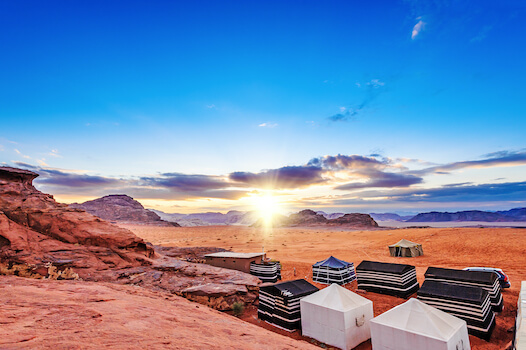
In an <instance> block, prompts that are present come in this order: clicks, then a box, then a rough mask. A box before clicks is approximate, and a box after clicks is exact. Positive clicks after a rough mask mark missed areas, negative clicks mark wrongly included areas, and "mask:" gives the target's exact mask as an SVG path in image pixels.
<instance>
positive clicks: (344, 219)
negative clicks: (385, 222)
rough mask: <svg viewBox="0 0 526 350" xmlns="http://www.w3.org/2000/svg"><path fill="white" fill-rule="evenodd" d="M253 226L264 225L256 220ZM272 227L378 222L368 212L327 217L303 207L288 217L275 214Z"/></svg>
mask: <svg viewBox="0 0 526 350" xmlns="http://www.w3.org/2000/svg"><path fill="white" fill-rule="evenodd" d="M253 226H254V227H262V226H265V222H264V221H263V220H258V221H256V223H254V225H253ZM272 226H274V227H294V226H344V227H347V228H357V229H361V228H363V229H370V228H376V227H378V224H377V223H376V221H374V219H373V218H372V217H371V216H370V215H369V214H360V213H352V214H344V215H343V216H338V217H336V218H335V219H327V218H326V217H325V216H324V215H322V214H319V213H316V212H315V211H314V210H310V209H305V210H302V211H300V212H298V213H295V214H291V215H290V216H288V217H284V216H275V217H274V218H273V220H272Z"/></svg>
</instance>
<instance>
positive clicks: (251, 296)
mask: <svg viewBox="0 0 526 350" xmlns="http://www.w3.org/2000/svg"><path fill="white" fill-rule="evenodd" d="M37 176H38V174H36V173H33V172H30V171H27V170H21V169H16V168H9V167H0V271H4V274H15V275H25V276H31V275H33V277H39V276H42V277H48V276H49V268H50V266H53V267H55V270H53V269H52V271H53V274H54V275H56V276H57V278H58V276H62V275H63V274H64V276H65V275H66V274H67V275H71V273H73V272H74V273H75V274H78V276H79V277H80V278H82V279H83V280H88V281H111V282H115V283H122V284H136V285H141V286H144V287H145V288H153V289H163V290H167V291H169V292H171V293H177V294H180V295H184V296H187V297H188V298H189V299H193V300H198V301H200V302H202V303H205V304H207V305H210V306H212V307H215V308H218V309H228V308H230V307H231V305H232V303H234V302H236V301H242V302H245V303H252V302H253V301H254V300H255V298H256V294H255V291H256V290H257V289H258V285H259V283H260V281H259V279H258V278H256V277H254V276H251V275H249V274H246V273H243V272H239V271H232V270H227V269H220V268H217V267H213V266H208V265H202V264H194V263H191V262H187V261H183V260H179V259H177V258H174V257H170V256H167V255H164V254H162V252H161V253H156V252H155V250H154V247H153V246H152V245H151V244H149V243H147V242H145V241H144V240H143V239H141V238H139V237H137V236H136V235H134V234H133V233H132V232H131V231H129V230H127V229H124V228H120V227H118V226H115V225H112V224H111V223H109V222H106V221H104V220H101V219H100V218H98V217H95V216H93V215H91V214H89V213H87V212H85V211H83V210H80V209H74V208H72V207H70V206H68V205H65V204H60V203H57V202H56V201H55V200H54V199H53V197H52V196H50V195H47V194H43V193H41V192H39V191H38V190H37V189H35V188H34V187H33V185H32V181H33V179H34V178H36V177H37ZM23 266H26V268H25V269H24V268H23ZM71 269H72V270H71ZM65 271H67V272H65ZM72 271H73V272H72ZM200 286H202V288H201V287H200Z"/></svg>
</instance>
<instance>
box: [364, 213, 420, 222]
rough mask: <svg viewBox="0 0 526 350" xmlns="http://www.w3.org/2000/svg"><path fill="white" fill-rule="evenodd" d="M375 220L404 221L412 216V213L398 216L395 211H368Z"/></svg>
mask: <svg viewBox="0 0 526 350" xmlns="http://www.w3.org/2000/svg"><path fill="white" fill-rule="evenodd" d="M369 215H371V216H372V218H373V219H375V220H376V221H405V220H409V219H411V218H413V215H405V216H400V215H398V214H395V213H369Z"/></svg>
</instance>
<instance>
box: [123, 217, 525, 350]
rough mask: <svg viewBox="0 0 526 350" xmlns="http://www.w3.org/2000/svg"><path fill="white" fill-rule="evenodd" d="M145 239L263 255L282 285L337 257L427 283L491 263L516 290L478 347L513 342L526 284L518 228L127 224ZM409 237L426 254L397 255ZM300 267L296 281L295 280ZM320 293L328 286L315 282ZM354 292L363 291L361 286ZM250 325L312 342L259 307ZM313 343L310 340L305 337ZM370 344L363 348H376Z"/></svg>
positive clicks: (380, 305) (377, 305)
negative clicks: (380, 265) (396, 247)
mask: <svg viewBox="0 0 526 350" xmlns="http://www.w3.org/2000/svg"><path fill="white" fill-rule="evenodd" d="M123 226H124V227H126V228H128V229H130V230H132V231H133V232H134V233H135V234H137V235H138V236H139V237H141V238H144V239H145V240H146V241H149V242H151V243H153V244H156V245H164V246H182V247H190V246H210V247H220V248H225V249H230V250H233V251H238V252H259V251H262V250H263V249H264V251H265V252H266V253H267V257H270V258H273V259H276V260H280V261H281V263H282V265H283V271H282V275H283V280H291V279H296V278H306V279H307V280H308V281H309V282H312V274H311V265H312V264H313V263H315V262H316V261H319V260H323V259H325V258H327V257H328V256H330V255H333V256H335V257H337V258H339V259H343V260H346V261H350V262H354V264H355V265H358V264H359V263H360V262H361V261H362V260H375V261H383V262H393V263H403V264H411V265H414V266H416V270H417V277H418V281H419V282H420V284H422V283H423V281H424V273H425V271H426V269H427V267H429V266H437V267H449V268H464V267H467V266H492V267H500V268H502V269H503V270H504V271H505V272H506V273H507V274H508V276H509V277H510V280H511V283H512V286H511V288H509V289H504V290H503V297H504V310H503V312H501V313H500V314H498V315H497V326H496V328H495V330H494V332H493V334H492V337H491V339H490V342H486V341H484V340H481V339H479V338H476V337H473V336H471V335H470V342H471V347H472V349H475V350H477V349H484V350H489V349H505V348H506V346H507V345H508V344H509V342H510V341H511V339H512V334H513V333H512V332H511V331H510V329H511V328H512V327H513V324H514V320H515V314H516V303H517V297H518V292H519V288H520V281H521V280H526V272H525V266H526V230H524V229H514V228H426V229H398V230H376V231H345V230H338V229H336V228H332V229H319V228H277V229H262V228H251V227H242V226H206V227H184V228H175V227H174V228H169V227H152V226H143V225H123ZM402 238H405V239H408V240H410V241H415V242H419V243H422V245H423V249H424V256H421V257H417V258H393V257H390V256H389V252H388V249H387V245H389V244H392V243H395V242H397V241H398V240H400V239H402ZM294 269H295V271H296V276H294ZM316 285H317V286H318V287H319V288H323V287H324V285H320V284H316ZM347 288H349V289H351V290H356V282H353V283H352V284H350V285H348V286H347ZM363 295H364V296H365V297H366V298H369V299H371V300H372V301H373V304H374V312H375V315H379V314H381V313H383V312H385V311H387V310H389V309H390V308H392V307H394V306H396V305H398V304H401V303H403V302H404V301H405V300H404V299H400V298H396V297H391V296H385V295H381V294H377V293H371V292H367V293H364V294H363ZM242 318H243V319H244V320H245V321H247V322H250V323H254V324H257V325H260V326H261V327H264V328H267V329H270V330H273V331H275V332H276V333H280V334H284V335H287V336H289V337H292V338H296V339H305V338H303V337H302V336H301V334H300V333H299V332H298V331H296V332H293V333H288V332H285V331H281V330H279V329H277V328H275V327H272V326H270V325H268V324H266V323H264V322H260V321H259V320H257V314H256V308H255V307H252V308H248V309H247V311H246V312H245V314H244V315H243V317H242ZM306 340H309V339H306ZM370 348H371V345H370V342H366V343H363V344H361V345H360V346H359V347H358V349H361V350H362V349H370Z"/></svg>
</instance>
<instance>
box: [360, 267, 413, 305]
mask: <svg viewBox="0 0 526 350" xmlns="http://www.w3.org/2000/svg"><path fill="white" fill-rule="evenodd" d="M356 277H357V278H358V288H359V289H364V290H367V291H370V292H376V293H381V294H389V295H394V296H397V297H401V298H407V297H409V296H410V295H411V294H413V293H414V292H416V291H417V290H418V281H417V280H416V269H415V267H414V266H412V265H403V264H390V263H383V262H377V261H367V260H364V261H362V262H361V263H360V265H358V266H357V267H356Z"/></svg>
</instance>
